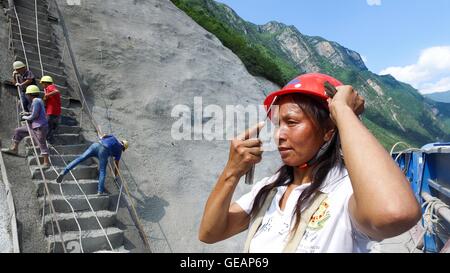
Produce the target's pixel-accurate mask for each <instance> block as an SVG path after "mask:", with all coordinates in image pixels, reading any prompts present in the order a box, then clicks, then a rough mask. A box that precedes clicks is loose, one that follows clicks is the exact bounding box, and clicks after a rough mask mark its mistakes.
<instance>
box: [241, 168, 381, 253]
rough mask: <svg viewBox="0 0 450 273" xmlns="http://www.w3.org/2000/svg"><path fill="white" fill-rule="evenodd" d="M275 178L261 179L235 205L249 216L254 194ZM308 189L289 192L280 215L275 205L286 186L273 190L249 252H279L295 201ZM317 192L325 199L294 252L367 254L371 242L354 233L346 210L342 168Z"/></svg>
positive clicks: (345, 176)
mask: <svg viewBox="0 0 450 273" xmlns="http://www.w3.org/2000/svg"><path fill="white" fill-rule="evenodd" d="M277 176H278V174H275V175H273V176H271V177H266V178H264V179H262V180H261V181H259V182H258V183H256V184H255V185H254V186H253V188H252V190H251V191H250V192H249V193H247V194H245V195H243V196H242V197H241V198H240V199H239V200H237V201H236V203H237V204H238V205H239V206H240V207H241V208H242V209H243V210H244V211H245V212H247V214H250V211H251V208H252V206H253V202H254V199H255V197H256V194H257V193H258V192H259V190H260V189H261V188H262V187H264V186H265V185H267V184H270V183H272V182H273V181H275V179H276V178H277ZM309 185H310V183H308V184H302V185H300V186H298V187H296V188H295V189H294V190H293V191H292V192H291V194H290V195H289V197H288V200H287V203H286V206H285V208H284V211H281V209H280V206H279V203H280V199H281V197H282V196H283V194H284V192H285V191H286V188H287V186H281V187H278V188H277V193H276V194H275V197H274V198H273V200H272V203H271V205H270V207H269V209H268V210H267V211H266V214H265V215H264V217H263V220H262V223H261V225H260V227H259V229H258V231H257V232H256V234H255V236H254V237H253V239H252V241H251V243H250V250H249V251H250V252H262V253H268V252H282V251H283V248H284V247H285V245H286V243H287V241H288V235H289V231H290V229H291V226H293V225H294V223H295V221H291V219H292V215H293V214H294V212H295V206H296V204H297V200H298V198H299V197H300V194H301V193H302V192H303V190H304V189H305V188H307V187H308V186H309ZM320 190H321V191H322V192H324V193H326V194H328V196H327V198H326V199H325V200H324V201H323V202H322V203H321V204H320V206H319V209H318V210H317V211H316V213H315V214H314V215H313V217H312V219H311V220H310V222H309V224H308V227H307V228H306V231H305V234H304V235H303V238H302V240H301V241H300V244H299V246H298V248H297V252H307V253H314V252H321V253H322V252H369V250H370V248H371V246H372V244H373V243H374V242H373V241H370V239H369V238H368V237H367V236H366V235H364V234H363V233H361V232H359V231H358V230H357V229H356V227H355V226H354V225H353V224H352V220H351V217H350V213H349V210H348V202H349V199H350V197H351V195H352V194H353V189H352V185H351V182H350V178H349V176H348V173H347V170H346V169H345V168H344V169H342V170H341V171H339V168H337V167H335V168H333V169H331V170H330V172H329V173H328V175H327V177H326V178H325V180H324V182H323V184H322V185H321V187H320ZM303 207H305V206H303Z"/></svg>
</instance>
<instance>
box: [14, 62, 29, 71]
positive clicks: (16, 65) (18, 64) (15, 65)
mask: <svg viewBox="0 0 450 273" xmlns="http://www.w3.org/2000/svg"><path fill="white" fill-rule="evenodd" d="M25 66H26V65H25V64H24V63H22V62H21V61H15V62H14V63H13V68H14V69H15V70H17V69H20V68H22V67H25Z"/></svg>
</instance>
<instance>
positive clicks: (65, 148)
mask: <svg viewBox="0 0 450 273" xmlns="http://www.w3.org/2000/svg"><path fill="white" fill-rule="evenodd" d="M15 5H16V10H17V13H18V17H19V20H20V25H21V31H22V37H23V41H24V46H25V52H26V56H27V58H28V63H29V68H30V69H31V70H32V71H33V73H34V74H35V75H36V77H37V78H38V79H39V78H40V77H41V76H42V75H41V69H40V63H39V56H38V48H37V42H36V24H35V10H34V1H29V0H28V1H26V0H15ZM8 16H9V18H10V19H11V23H12V45H13V50H14V55H15V58H16V60H21V61H23V62H24V63H25V57H24V56H25V54H24V52H23V49H22V43H21V40H20V34H19V26H18V24H17V20H16V16H15V14H14V11H9V12H8ZM52 18H53V17H51V16H49V13H48V4H47V2H46V1H42V0H38V20H39V21H38V22H39V33H40V39H39V43H40V49H41V56H42V62H43V67H44V70H45V72H44V74H46V75H50V76H52V77H53V80H54V81H55V83H56V84H57V86H58V88H59V90H60V92H61V94H62V97H63V98H62V105H63V110H62V124H61V125H60V127H59V129H58V131H57V132H56V134H55V143H54V144H53V145H54V148H55V149H56V150H58V152H59V153H60V154H61V155H62V156H59V155H57V154H56V152H55V151H54V150H53V149H51V148H50V154H51V157H50V158H51V161H52V164H53V165H54V168H55V169H53V168H50V169H47V170H45V171H44V175H45V177H46V180H47V185H48V188H49V191H50V193H51V199H52V200H53V205H54V207H55V210H56V213H57V218H58V220H59V225H60V228H61V232H62V235H63V239H64V244H65V246H66V248H67V250H68V252H80V251H81V248H80V245H79V241H80V238H79V235H80V231H79V228H78V225H77V223H76V221H75V220H74V213H72V208H73V210H74V211H75V214H76V218H77V220H78V222H79V225H80V227H81V241H82V246H83V250H84V252H105V251H111V248H110V246H109V244H108V243H107V240H106V238H105V235H104V232H103V231H102V230H101V228H100V226H99V224H98V222H97V219H96V218H95V215H96V216H97V217H98V219H99V221H100V223H101V224H102V226H103V228H104V230H105V232H106V233H107V234H108V238H109V240H110V242H111V244H112V246H113V248H114V251H117V252H129V251H128V250H127V249H125V247H124V231H123V230H121V229H119V228H117V219H116V213H115V212H114V211H110V210H108V209H109V208H110V201H111V200H110V196H97V184H98V180H97V178H98V170H97V161H96V160H94V159H89V160H87V161H85V162H83V163H82V164H80V165H79V166H78V167H77V168H76V169H74V170H73V171H72V173H73V174H74V176H75V177H76V178H77V180H78V183H79V185H77V183H75V181H74V180H73V178H72V177H71V175H70V174H68V175H67V176H66V177H65V180H64V182H63V183H62V184H57V183H56V182H55V181H54V179H55V178H56V176H57V172H59V171H61V170H62V169H63V168H64V166H65V164H64V161H65V162H66V163H68V162H70V161H72V160H73V159H75V158H76V157H77V156H78V155H80V154H81V153H83V152H84V150H85V149H86V148H87V147H88V146H89V143H86V141H85V139H84V138H83V135H82V134H81V128H80V127H79V124H78V120H77V117H78V115H79V111H80V108H79V106H80V102H79V100H78V99H76V98H75V97H72V95H71V93H72V90H71V88H70V86H69V85H68V83H67V76H66V73H65V70H64V65H63V63H62V60H61V55H60V52H59V49H58V42H57V41H56V39H55V37H54V35H53V26H52V24H55V20H49V19H52ZM25 143H26V146H27V148H26V149H27V151H26V156H27V162H28V166H29V168H30V171H31V178H32V180H33V183H34V184H35V185H36V187H37V194H38V200H39V203H40V206H41V210H42V206H45V211H46V215H45V218H44V232H45V235H46V238H47V241H48V244H49V246H50V249H51V250H52V251H54V252H62V251H63V248H62V244H61V240H60V236H59V234H58V231H57V228H56V225H54V223H53V221H52V218H51V214H49V212H50V208H49V204H48V199H49V198H48V196H47V199H46V202H45V203H44V181H43V178H42V175H41V173H40V171H39V168H38V165H37V160H36V158H35V157H34V155H33V149H32V147H30V143H31V140H30V137H28V138H26V139H25ZM37 150H38V153H39V152H40V151H39V148H38V149H37ZM39 160H40V161H41V162H42V157H39ZM55 170H56V172H55ZM80 188H81V189H82V190H83V192H84V193H83V192H82V191H81V190H80ZM62 193H64V195H63V194H62ZM85 194H86V196H87V199H88V200H89V202H90V204H91V206H92V208H93V210H94V211H95V213H94V212H93V211H92V210H91V209H90V206H89V204H88V202H87V201H86V196H85ZM68 203H70V206H69V204H68ZM71 207H72V208H71Z"/></svg>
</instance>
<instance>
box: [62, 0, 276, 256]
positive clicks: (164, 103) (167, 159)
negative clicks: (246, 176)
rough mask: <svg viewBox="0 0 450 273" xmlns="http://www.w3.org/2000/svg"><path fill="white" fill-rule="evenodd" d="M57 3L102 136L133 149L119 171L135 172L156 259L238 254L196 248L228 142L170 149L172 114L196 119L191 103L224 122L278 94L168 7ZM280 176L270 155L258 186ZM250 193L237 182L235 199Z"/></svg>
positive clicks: (93, 0) (121, 0)
mask: <svg viewBox="0 0 450 273" xmlns="http://www.w3.org/2000/svg"><path fill="white" fill-rule="evenodd" d="M58 3H59V5H60V7H61V9H62V11H63V14H64V18H65V21H66V24H67V27H68V30H69V34H70V37H71V42H72V47H73V49H74V52H75V55H76V59H77V62H78V66H79V70H80V72H81V74H82V75H83V82H84V83H85V84H86V85H87V86H89V90H88V98H89V99H88V100H89V103H90V105H92V106H93V112H94V114H95V115H96V118H97V119H98V121H99V123H100V125H101V127H102V129H103V131H105V132H113V133H115V134H117V135H118V136H120V137H126V138H128V139H129V140H130V143H131V146H130V150H129V151H127V152H126V153H125V154H124V159H125V162H126V166H124V167H123V169H125V170H126V169H127V168H128V170H129V171H130V172H126V171H125V175H126V177H127V178H128V180H129V182H130V188H131V191H132V194H133V196H134V197H135V202H136V204H137V207H138V212H139V216H140V218H141V220H142V221H143V224H144V226H145V231H146V233H147V235H148V237H149V239H150V243H151V248H152V251H154V252H240V251H241V250H242V247H243V241H244V239H245V238H244V237H245V234H241V235H239V236H236V237H234V238H231V239H228V240H226V241H224V242H221V243H217V244H214V245H207V244H203V243H201V242H200V241H199V240H198V227H199V223H200V219H201V216H202V212H203V208H204V205H205V203H206V199H207V197H208V195H209V193H210V191H211V190H212V188H213V186H214V183H215V181H216V179H217V177H218V175H219V174H220V172H221V170H222V168H223V167H224V165H225V163H226V160H227V158H228V149H229V141H228V140H213V141H207V140H176V139H173V137H172V134H171V130H172V126H173V124H174V122H176V121H177V120H179V118H178V117H172V115H171V114H172V110H173V109H174V107H175V106H176V105H179V104H182V105H186V106H187V107H189V108H190V109H192V107H193V104H194V97H201V98H202V102H203V107H206V106H208V105H211V104H214V105H218V106H220V107H222V109H223V111H224V112H225V106H226V105H238V104H240V105H243V106H247V105H250V104H251V105H258V104H261V103H262V100H263V99H264V94H267V93H268V92H270V91H273V90H276V89H277V88H278V87H277V86H276V85H274V84H272V83H270V82H267V81H265V80H263V79H259V78H255V77H253V76H252V75H250V74H249V73H248V72H247V70H246V69H245V67H244V65H243V64H242V62H241V61H240V60H239V58H238V57H236V56H235V55H234V54H233V53H232V52H231V51H230V50H228V49H227V48H225V47H224V46H223V45H222V44H221V43H220V41H219V40H218V39H217V38H215V37H214V36H213V35H211V34H210V33H208V32H207V31H205V30H204V29H203V28H201V27H200V26H198V25H197V24H196V23H195V22H194V21H192V19H190V18H189V17H188V16H187V15H185V14H184V13H183V12H181V11H180V10H178V9H177V8H176V7H175V6H174V5H173V4H172V3H171V2H170V1H169V0H148V1H138V0H134V1H132V0H110V1H100V0H90V1H84V0H82V1H81V2H80V3H81V5H79V6H78V5H68V4H67V1H63V0H58ZM191 111H192V110H191ZM191 115H193V114H192V112H191ZM239 119H240V120H242V117H240V118H239ZM208 120H210V119H208V118H203V122H204V123H207V122H208ZM278 167H280V162H279V159H278V156H277V153H276V152H268V153H267V154H266V156H265V158H264V159H263V162H262V163H261V164H260V165H258V167H257V168H256V175H255V177H256V180H257V179H261V178H262V177H265V176H267V175H269V174H271V173H273V172H274V171H275V170H276V169H277V168H278ZM249 190H250V186H247V185H245V184H244V183H243V181H241V185H240V186H239V187H238V189H237V192H236V193H235V196H234V198H237V197H239V196H240V195H242V194H243V193H245V192H247V191H249Z"/></svg>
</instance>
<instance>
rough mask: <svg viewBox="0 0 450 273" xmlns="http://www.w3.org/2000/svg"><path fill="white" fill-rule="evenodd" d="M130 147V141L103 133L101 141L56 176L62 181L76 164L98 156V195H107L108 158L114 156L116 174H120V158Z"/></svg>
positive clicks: (59, 181)
mask: <svg viewBox="0 0 450 273" xmlns="http://www.w3.org/2000/svg"><path fill="white" fill-rule="evenodd" d="M127 148H128V141H127V140H125V139H123V140H118V139H117V138H116V137H115V136H114V135H103V136H102V137H101V139H100V141H99V142H96V143H93V144H92V145H91V146H89V148H88V149H87V150H86V151H85V152H84V153H83V154H82V155H80V156H79V157H78V158H76V159H75V160H74V161H72V162H70V163H69V165H67V166H66V168H65V169H64V170H63V171H61V173H60V174H59V175H58V177H57V178H56V182H57V183H61V182H62V180H63V178H64V176H65V175H66V174H67V173H68V172H69V171H70V170H72V169H73V168H75V166H77V165H78V164H80V163H81V162H83V161H84V160H86V159H88V158H90V157H97V158H98V160H99V177H98V195H105V194H106V193H105V176H106V165H108V158H109V157H110V156H112V157H114V162H115V169H114V176H115V177H117V176H118V171H119V160H120V157H121V155H122V152H123V151H125V150H126V149H127Z"/></svg>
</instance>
